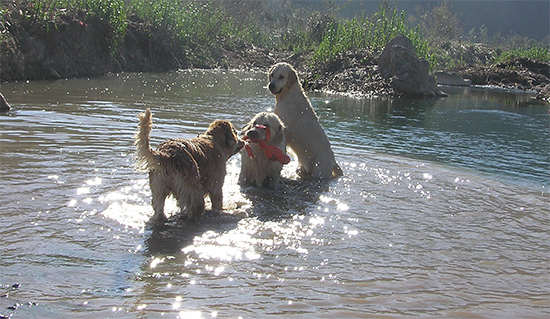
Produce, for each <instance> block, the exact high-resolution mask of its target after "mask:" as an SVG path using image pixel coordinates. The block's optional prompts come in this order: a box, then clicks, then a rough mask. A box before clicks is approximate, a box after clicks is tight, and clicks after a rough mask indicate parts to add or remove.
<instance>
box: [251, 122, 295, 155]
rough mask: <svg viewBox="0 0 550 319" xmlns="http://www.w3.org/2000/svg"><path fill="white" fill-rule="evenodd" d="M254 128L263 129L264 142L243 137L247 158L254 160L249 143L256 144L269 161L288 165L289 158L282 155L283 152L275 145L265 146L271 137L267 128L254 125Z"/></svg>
mask: <svg viewBox="0 0 550 319" xmlns="http://www.w3.org/2000/svg"><path fill="white" fill-rule="evenodd" d="M256 128H259V129H264V130H265V140H260V139H253V140H252V139H250V138H249V137H248V136H245V137H244V138H243V139H244V141H245V143H246V144H245V146H244V148H245V149H246V153H247V154H248V157H250V158H254V153H252V148H251V147H250V145H249V144H250V143H258V145H259V146H260V149H262V150H264V152H265V156H266V157H267V158H268V159H269V160H270V161H277V162H279V163H281V164H283V165H284V164H288V163H290V157H288V155H286V154H285V153H283V151H282V150H281V149H280V148H279V147H278V146H276V145H267V141H269V138H270V137H271V130H270V129H269V127H267V126H264V125H259V124H256Z"/></svg>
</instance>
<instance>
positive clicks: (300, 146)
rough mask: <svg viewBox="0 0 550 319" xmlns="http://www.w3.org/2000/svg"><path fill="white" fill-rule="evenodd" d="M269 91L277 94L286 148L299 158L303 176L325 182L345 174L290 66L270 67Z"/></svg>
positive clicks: (276, 65) (285, 64) (276, 98)
mask: <svg viewBox="0 0 550 319" xmlns="http://www.w3.org/2000/svg"><path fill="white" fill-rule="evenodd" d="M269 91H271V93H272V94H274V95H275V100H276V101H277V105H276V106H275V114H277V115H278V116H279V117H280V118H281V120H282V121H283V123H284V125H285V135H286V142H287V145H288V146H290V148H291V149H292V150H293V151H294V153H296V156H298V161H299V162H300V168H299V171H298V173H299V174H300V176H301V177H302V178H314V179H326V178H331V177H337V176H341V175H343V174H342V169H341V168H340V166H338V164H337V163H336V160H335V159H334V153H333V152H332V149H331V147H330V142H329V140H328V137H327V135H326V134H325V131H324V130H323V128H322V127H321V124H320V123H319V119H318V118H317V115H316V114H315V111H314V110H313V108H312V107H311V104H310V102H309V100H308V98H307V96H306V94H305V93H304V90H303V89H302V86H301V84H300V81H299V80H298V75H297V73H296V70H294V68H293V67H292V66H291V65H290V64H288V63H277V64H275V65H274V66H272V67H271V70H270V71H269Z"/></svg>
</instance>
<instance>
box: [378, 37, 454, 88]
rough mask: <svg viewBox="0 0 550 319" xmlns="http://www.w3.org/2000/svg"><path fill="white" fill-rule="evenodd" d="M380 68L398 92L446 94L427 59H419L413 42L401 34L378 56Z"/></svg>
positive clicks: (383, 75)
mask: <svg viewBox="0 0 550 319" xmlns="http://www.w3.org/2000/svg"><path fill="white" fill-rule="evenodd" d="M378 70H379V71H380V74H381V75H382V77H383V78H384V79H386V80H388V81H389V82H390V85H391V86H392V88H393V89H394V90H395V92H396V93H398V94H401V95H404V96H413V97H430V96H431V97H436V96H445V93H443V92H441V90H439V89H438V88H437V84H436V82H435V77H434V76H432V75H430V74H429V64H428V61H427V60H426V59H423V58H422V59H419V58H418V56H417V55H416V51H415V49H414V46H413V43H412V42H411V40H409V38H407V37H405V36H403V35H400V36H397V37H395V38H393V39H392V40H390V42H388V44H386V47H385V48H384V50H383V51H382V54H381V55H380V57H379V58H378Z"/></svg>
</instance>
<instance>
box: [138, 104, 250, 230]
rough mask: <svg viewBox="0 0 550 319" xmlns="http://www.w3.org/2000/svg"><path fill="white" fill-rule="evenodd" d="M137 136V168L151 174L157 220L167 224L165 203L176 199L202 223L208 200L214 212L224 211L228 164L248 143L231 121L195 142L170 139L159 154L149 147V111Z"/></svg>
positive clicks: (215, 125)
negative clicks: (169, 199) (242, 138)
mask: <svg viewBox="0 0 550 319" xmlns="http://www.w3.org/2000/svg"><path fill="white" fill-rule="evenodd" d="M138 117H139V126H138V128H139V129H138V132H137V133H136V135H135V137H134V138H135V143H134V144H135V146H136V148H137V154H136V157H137V167H138V168H139V169H142V170H146V171H148V172H149V186H150V188H151V196H152V199H151V204H152V206H153V209H154V211H155V214H154V216H153V220H155V221H166V216H165V215H164V202H165V200H166V197H168V196H169V195H173V196H174V197H175V198H176V200H177V202H178V207H179V208H180V210H181V213H183V212H184V211H186V213H187V214H186V217H187V218H188V219H193V220H195V221H198V220H199V218H200V216H201V215H202V213H203V212H204V205H205V204H204V197H205V196H207V195H208V196H209V197H210V200H211V202H212V209H214V210H221V209H222V203H223V197H222V187H223V182H224V179H225V174H226V168H225V164H226V161H227V160H228V159H229V158H230V157H231V156H232V155H234V154H235V153H236V152H238V151H239V150H240V148H242V146H243V145H244V143H243V142H242V141H240V140H239V139H238V137H237V134H236V130H235V128H234V127H233V125H231V123H229V122H228V121H214V122H212V123H211V124H210V126H209V127H208V130H207V131H206V133H204V134H202V135H199V136H197V137H195V138H193V139H181V138H175V139H169V140H166V141H165V142H163V143H161V144H160V145H159V146H158V148H157V149H156V150H153V149H152V148H151V146H150V145H149V135H150V133H151V130H152V127H153V120H152V114H151V111H150V110H149V109H147V110H146V111H145V113H141V114H139V115H138Z"/></svg>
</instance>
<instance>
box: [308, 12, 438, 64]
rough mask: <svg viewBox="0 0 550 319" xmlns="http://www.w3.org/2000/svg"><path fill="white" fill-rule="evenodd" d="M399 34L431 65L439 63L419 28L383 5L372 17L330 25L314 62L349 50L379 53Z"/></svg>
mask: <svg viewBox="0 0 550 319" xmlns="http://www.w3.org/2000/svg"><path fill="white" fill-rule="evenodd" d="M398 35H405V36H407V37H408V38H409V39H410V40H411V41H412V42H413V45H414V47H415V49H416V51H417V54H418V56H419V57H423V58H426V59H427V60H428V62H429V63H430V66H432V67H433V66H434V65H435V64H436V61H435V58H434V55H433V54H431V53H430V48H429V45H428V41H426V40H424V39H423V38H422V35H421V34H420V33H419V32H418V29H416V28H410V27H408V26H407V23H406V17H405V13H404V12H398V11H397V9H393V8H391V7H389V6H388V5H387V3H382V4H381V5H380V9H379V11H378V12H376V13H375V14H374V15H372V16H370V17H369V16H365V15H363V16H361V17H358V18H352V19H349V20H341V21H339V22H337V23H336V22H335V23H332V24H330V25H329V26H328V29H327V31H326V34H325V37H324V38H323V40H322V41H321V43H320V44H319V45H318V47H317V48H316V49H315V51H314V55H313V62H314V63H323V62H326V61H329V60H331V59H333V58H334V57H336V56H337V55H338V54H339V53H342V52H346V51H348V50H356V49H368V50H371V51H373V52H375V53H380V52H381V50H382V49H383V48H384V46H385V45H386V43H388V42H389V41H390V40H391V39H392V38H394V37H396V36H398Z"/></svg>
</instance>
